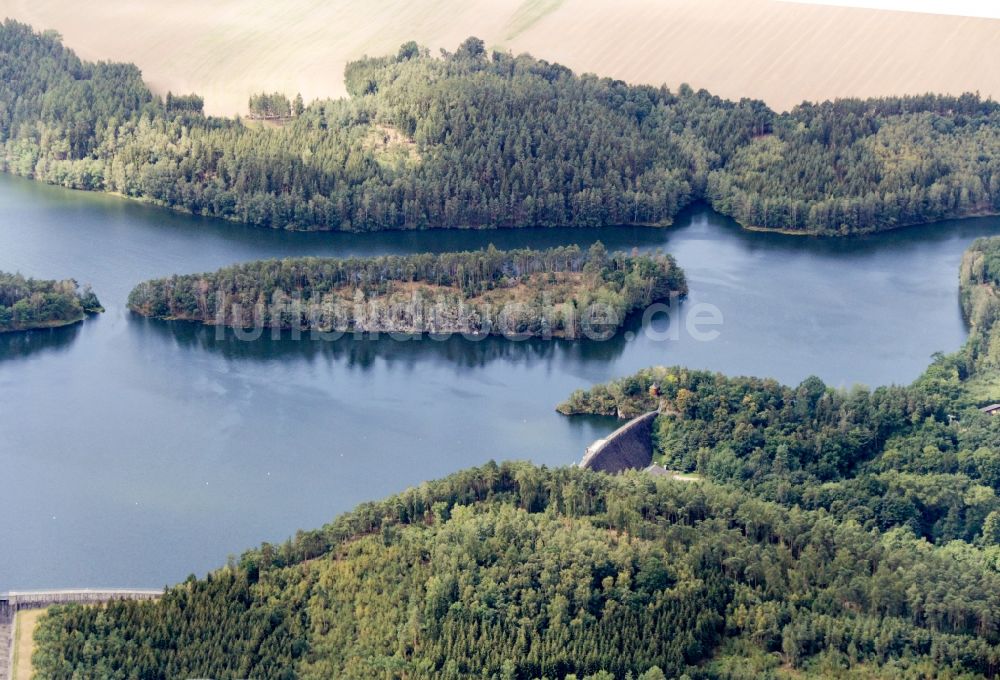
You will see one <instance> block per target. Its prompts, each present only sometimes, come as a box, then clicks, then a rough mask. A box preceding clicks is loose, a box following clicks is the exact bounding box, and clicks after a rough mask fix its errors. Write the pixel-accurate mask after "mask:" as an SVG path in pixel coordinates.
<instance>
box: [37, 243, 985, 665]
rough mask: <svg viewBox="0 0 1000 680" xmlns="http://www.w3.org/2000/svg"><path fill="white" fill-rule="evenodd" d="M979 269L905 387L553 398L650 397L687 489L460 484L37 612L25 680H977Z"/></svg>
mask: <svg viewBox="0 0 1000 680" xmlns="http://www.w3.org/2000/svg"><path fill="white" fill-rule="evenodd" d="M998 263H1000V239H994V240H983V241H979V242H977V243H976V244H974V245H973V247H972V248H971V249H970V250H969V253H968V255H967V256H966V259H965V263H964V265H963V269H962V295H963V300H964V301H965V306H966V309H967V310H968V314H969V316H970V321H971V324H972V326H971V328H972V334H971V338H970V341H969V343H968V344H967V345H966V346H965V347H964V348H963V349H962V350H961V351H959V352H957V353H956V354H954V355H950V356H940V357H938V358H937V359H936V360H935V361H934V363H933V364H932V365H931V367H930V368H929V369H928V370H927V372H926V373H925V375H924V376H922V377H921V378H920V379H919V380H917V381H916V382H915V383H914V384H913V385H911V386H908V387H886V388H879V389H877V390H875V391H872V392H869V391H868V390H864V389H856V390H852V391H849V392H841V391H836V390H832V389H829V388H827V387H826V386H825V385H823V383H822V382H821V381H819V380H818V379H816V378H810V379H808V380H806V381H804V382H803V383H802V384H801V385H799V386H798V387H796V388H789V387H783V386H781V385H779V384H778V383H776V382H775V381H770V380H761V379H756V378H726V377H724V376H721V375H717V374H711V373H707V372H701V371H687V370H685V369H650V370H647V371H643V372H641V373H639V374H638V375H637V376H634V377H632V378H628V379H624V380H621V381H617V382H615V383H612V384H610V385H606V386H599V387H597V388H594V389H593V390H590V391H589V392H585V393H584V392H581V393H578V394H575V395H574V396H573V397H572V398H571V400H570V401H569V402H568V403H567V404H565V405H564V406H563V407H562V410H564V411H565V412H595V413H618V414H620V415H628V414H630V413H634V412H639V411H642V410H645V409H648V408H653V407H656V406H660V407H661V408H662V410H663V413H662V415H661V416H660V418H659V420H658V423H657V428H656V438H657V446H658V448H659V455H660V457H661V459H662V461H663V462H664V463H665V464H666V465H668V466H669V467H672V468H675V469H682V470H697V471H698V472H699V473H701V475H703V476H704V477H705V478H706V480H705V481H700V482H693V483H692V482H685V481H677V480H673V479H665V478H662V477H654V476H649V475H646V474H645V473H640V472H631V473H629V474H627V475H624V476H620V477H611V476H607V475H603V474H601V473H594V472H591V471H587V470H582V469H578V468H563V469H555V470H549V469H546V468H537V467H533V466H531V465H527V464H510V463H505V464H503V465H500V466H497V465H495V464H490V465H487V466H484V467H482V468H479V469H475V470H469V471H466V472H461V473H458V474H455V475H453V476H451V477H449V478H446V479H444V480H441V481H437V482H430V483H427V484H424V485H421V487H420V488H418V489H411V490H409V491H406V492H405V493H403V494H400V495H399V496H395V497H392V498H389V499H387V500H385V501H381V502H378V503H369V504H365V505H362V506H361V507H359V508H358V509H356V510H355V511H354V512H351V513H348V514H346V515H343V516H341V517H339V518H337V519H336V520H335V521H334V522H333V523H332V524H330V525H328V526H326V527H324V528H323V529H320V530H318V531H312V532H302V533H300V534H298V535H297V536H296V537H295V539H294V540H292V541H288V542H286V543H285V544H282V545H264V546H262V547H261V548H260V549H258V550H253V551H250V552H247V553H246V554H244V555H243V556H242V557H241V558H240V559H239V560H237V561H234V562H233V563H232V564H230V565H229V566H228V567H226V568H224V569H221V570H220V571H218V572H216V573H214V574H211V575H210V576H209V577H208V578H206V579H203V580H198V579H195V578H194V577H192V578H191V579H189V580H188V581H187V582H185V583H184V584H181V585H179V586H176V587H174V588H171V589H169V590H168V591H167V593H166V595H165V597H164V598H163V599H162V600H161V601H159V602H156V603H140V602H121V603H113V604H110V605H108V606H107V607H103V608H99V609H94V608H83V607H77V606H74V607H62V608H56V609H53V610H52V613H51V614H50V616H48V617H47V618H46V619H45V620H44V621H43V623H42V624H41V628H40V630H39V632H38V634H37V643H38V652H37V655H36V657H35V665H36V668H37V669H38V671H39V677H40V678H67V679H68V678H73V677H101V678H130V677H142V678H151V679H155V678H173V677H216V678H241V677H275V678H329V677H350V678H358V679H364V678H404V677H405V678H471V677H486V678H497V679H500V678H553V679H554V678H564V677H566V678H569V677H590V678H594V679H595V680H596V679H600V680H611V679H615V680H623V679H624V678H628V677H632V678H637V677H638V678H643V679H645V680H652V679H654V678H663V677H687V678H691V679H696V678H706V679H707V678H731V679H747V680H749V679H750V678H754V679H756V678H792V677H817V678H818V677H847V678H873V677H878V678H913V679H916V678H929V677H934V678H981V677H996V675H997V674H998V672H1000V627H998V622H997V617H996V612H997V611H1000V502H998V499H997V492H998V491H1000V473H998V472H1000V418H997V417H991V416H988V415H986V414H984V413H981V412H980V411H979V410H978V409H977V408H976V406H979V405H980V404H981V399H980V397H977V396H976V393H975V391H973V390H972V389H971V388H970V386H971V385H973V384H974V383H976V381H983V380H986V381H987V382H986V383H984V384H985V385H986V387H985V389H992V388H990V387H989V385H990V384H991V383H989V380H991V379H995V377H996V375H997V373H998V370H997V368H998V367H997V364H996V363H995V362H994V361H993V359H992V358H991V357H990V353H989V350H986V351H985V352H984V350H983V349H982V348H983V347H985V346H988V344H989V343H987V342H986V341H985V340H984V338H986V337H989V336H990V335H991V334H992V333H993V330H994V328H995V327H996V320H997V317H996V311H997V307H996V304H995V303H996V300H997V297H996V294H997V289H998V287H1000V277H998V276H997V273H998V272H1000V268H998V267H997V264H998ZM984 343H985V344H984ZM977 389H983V387H982V385H981V386H980V388H977Z"/></svg>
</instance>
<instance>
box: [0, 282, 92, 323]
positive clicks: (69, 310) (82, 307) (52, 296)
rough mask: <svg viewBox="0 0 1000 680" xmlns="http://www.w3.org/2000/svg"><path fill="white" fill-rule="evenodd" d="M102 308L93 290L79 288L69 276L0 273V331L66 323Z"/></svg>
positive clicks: (75, 320)
mask: <svg viewBox="0 0 1000 680" xmlns="http://www.w3.org/2000/svg"><path fill="white" fill-rule="evenodd" d="M103 311H104V309H103V308H102V307H101V303H100V302H99V301H98V299H97V296H96V295H95V294H94V292H93V291H92V290H90V288H89V287H88V288H85V289H84V290H83V291H81V290H80V289H79V286H78V285H77V283H76V281H73V280H72V279H67V280H66V281H39V280H37V279H27V278H25V277H23V276H21V275H20V274H7V273H5V272H0V333H3V332H5V331H24V330H31V329H33V328H52V327H55V326H65V325H67V324H71V323H76V322H77V321H81V320H82V319H83V318H84V316H86V315H87V314H94V313H97V312H103Z"/></svg>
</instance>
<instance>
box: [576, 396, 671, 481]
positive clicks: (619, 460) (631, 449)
mask: <svg viewBox="0 0 1000 680" xmlns="http://www.w3.org/2000/svg"><path fill="white" fill-rule="evenodd" d="M658 415H660V412H659V411H651V412H649V413H646V414H644V415H641V416H639V417H638V418H634V419H633V420H630V421H629V422H627V423H625V424H624V425H622V426H621V427H619V428H618V429H617V430H615V431H614V432H612V433H611V434H610V435H608V436H607V437H605V438H604V439H598V440H597V441H596V442H594V443H593V444H591V445H590V448H588V449H587V453H586V454H585V455H584V457H583V460H582V461H581V462H580V467H582V468H587V469H589V470H597V471H599V472H608V473H610V474H617V473H619V472H624V471H625V470H644V469H646V468H647V467H649V465H650V464H651V463H652V462H653V423H654V422H656V417H657V416H658Z"/></svg>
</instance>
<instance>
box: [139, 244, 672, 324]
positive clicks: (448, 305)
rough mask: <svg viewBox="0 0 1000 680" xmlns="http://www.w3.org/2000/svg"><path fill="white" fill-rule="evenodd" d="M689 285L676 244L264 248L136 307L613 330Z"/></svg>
mask: <svg viewBox="0 0 1000 680" xmlns="http://www.w3.org/2000/svg"><path fill="white" fill-rule="evenodd" d="M686 294H687V283H686V281H685V278H684V272H683V271H682V270H681V269H680V268H679V267H678V266H677V264H676V263H675V262H674V259H673V258H672V257H670V256H669V255H663V254H654V255H638V254H636V255H625V254H623V253H616V254H609V253H608V252H607V251H606V250H605V248H604V246H603V245H601V244H600V243H598V244H596V245H594V246H592V247H591V248H590V249H589V250H587V251H584V250H582V249H581V248H579V247H578V246H566V247H560V248H552V249H549V250H511V251H500V250H497V249H496V248H493V247H492V246H491V247H489V248H487V249H485V250H479V251H469V252H460V253H442V254H436V255H435V254H424V255H402V256H383V257H374V258H350V259H335V258H300V259H286V260H264V261H259V262H250V263H246V264H239V265H235V266H232V267H226V268H224V269H221V270H219V271H217V272H214V273H210V274H195V275H187V276H173V277H169V278H165V279H157V280H153V281H147V282H145V283H142V284H139V285H138V286H136V288H135V289H134V290H133V291H132V293H131V294H130V295H129V299H128V306H129V309H131V310H132V311H133V312H136V313H138V314H142V315H144V316H151V317H157V318H163V319H176V320H186V321H198V322H202V323H207V324H216V325H225V326H233V327H236V328H274V329H288V330H299V331H302V330H309V331H321V332H324V333H347V332H351V333H355V332H358V333H380V332H385V333H406V334H415V333H435V334H445V333H447V334H452V333H460V334H465V335H472V336H482V335H506V336H522V337H527V336H535V337H568V338H578V337H596V338H601V339H603V338H606V337H608V336H609V335H610V334H613V333H614V331H615V330H616V329H617V328H618V327H619V326H620V325H621V324H622V323H624V321H625V319H626V317H627V316H628V314H629V313H630V312H633V311H635V310H637V309H640V308H643V307H646V306H648V305H650V304H652V303H653V302H657V301H670V300H671V299H674V298H678V297H682V296H684V295H686Z"/></svg>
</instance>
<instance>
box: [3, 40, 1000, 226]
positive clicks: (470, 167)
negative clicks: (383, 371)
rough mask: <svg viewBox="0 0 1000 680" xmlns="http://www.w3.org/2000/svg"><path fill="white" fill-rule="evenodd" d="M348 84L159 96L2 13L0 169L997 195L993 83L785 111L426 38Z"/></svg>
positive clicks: (156, 180)
mask: <svg viewBox="0 0 1000 680" xmlns="http://www.w3.org/2000/svg"><path fill="white" fill-rule="evenodd" d="M345 77H346V83H347V88H348V91H349V92H350V94H351V96H350V97H349V98H346V99H339V100H325V101H315V102H312V103H311V104H309V105H308V106H306V105H304V104H303V103H301V102H300V101H299V100H298V99H296V100H295V101H294V103H293V102H292V100H290V99H288V98H287V97H286V96H284V95H282V94H281V93H277V94H274V93H272V94H260V95H256V96H254V97H253V98H252V99H251V104H252V115H253V116H254V117H257V118H264V119H267V120H268V121H272V122H273V121H277V122H275V123H274V124H269V125H261V124H258V122H256V121H249V122H246V123H245V122H244V121H241V120H237V119H222V118H213V117H206V116H205V115H203V112H202V102H203V100H202V99H201V98H200V97H199V96H197V95H183V96H178V95H174V94H169V95H168V96H167V97H166V98H160V97H158V96H155V95H154V94H153V93H152V92H151V91H150V89H149V87H148V86H147V85H146V84H145V83H144V82H143V80H142V76H141V73H140V72H139V70H138V69H137V68H136V67H135V66H133V65H130V64H115V63H89V62H84V61H81V60H80V59H79V58H78V57H77V56H76V55H75V54H74V53H73V52H72V51H70V50H68V49H66V48H65V47H63V45H62V44H61V42H60V40H59V37H58V36H57V35H55V34H52V33H44V34H39V33H35V32H33V31H32V29H31V28H30V27H28V26H25V25H23V24H19V23H16V22H13V21H9V20H8V21H6V22H5V23H4V24H3V25H2V26H0V144H2V152H0V169H3V170H4V171H6V172H10V173H15V174H18V175H24V176H27V177H33V178H35V179H38V180H41V181H45V182H49V183H53V184H58V185H62V186H66V187H72V188H77V189H89V190H97V191H107V192H112V193H117V194H121V195H123V196H128V197H132V198H137V199H141V200H145V201H149V202H152V203H156V204H159V205H163V206H167V207H170V208H174V209H178V210H183V211H189V212H192V213H195V214H201V215H211V216H216V217H222V218H226V219H231V220H238V221H241V222H246V223H249V224H253V225H258V226H263V227H273V228H282V229H316V230H346V231H376V230H385V229H424V228H435V227H477V228H482V227H527V226H604V225H626V224H628V225H667V224H670V223H671V221H672V219H673V217H674V216H675V215H676V214H677V212H678V211H679V210H680V209H681V208H683V207H684V206H686V205H689V204H690V203H692V202H694V201H698V200H704V201H707V202H708V203H709V204H710V205H711V206H712V207H713V208H714V209H716V210H718V211H720V212H722V213H724V214H726V215H730V216H732V217H733V218H734V219H736V220H737V221H738V222H740V223H741V224H742V225H744V226H746V227H751V228H763V229H777V230H785V231H790V232H794V233H810V234H857V233H865V232H872V231H879V230H884V229H891V228H894V227H898V226H903V225H909V224H917V223H924V222H931V221H935V220H941V219H944V218H953V217H967V216H973V215H984V214H993V213H996V212H1000V107H998V105H997V104H996V103H995V102H992V101H984V100H982V99H980V98H979V97H978V96H977V95H973V94H966V95H963V96H961V97H944V96H936V95H923V96H915V97H887V98H881V99H871V100H853V99H846V100H838V101H834V102H824V103H820V104H810V103H805V104H802V105H801V106H798V107H796V108H795V109H793V110H792V111H790V112H787V113H776V112H774V111H772V110H771V109H769V108H768V107H767V106H766V105H765V104H763V103H762V102H759V101H752V100H748V99H744V100H741V101H739V102H732V101H726V100H723V99H720V98H718V97H715V96H712V95H711V94H710V93H708V92H705V91H698V92H695V91H693V90H692V89H691V88H689V87H686V86H682V87H681V88H679V89H678V90H677V91H676V92H673V91H671V90H669V89H667V88H666V87H660V88H657V87H649V86H630V85H627V84H626V83H623V82H621V81H616V80H611V79H607V78H603V79H602V78H598V77H596V76H594V75H589V74H588V75H582V76H580V75H576V74H574V73H572V72H571V71H569V70H568V69H566V68H564V67H562V66H559V65H557V64H551V63H548V62H546V61H543V60H539V59H535V58H532V57H530V56H528V55H519V56H513V55H510V54H506V53H502V52H492V53H490V52H488V51H487V50H486V49H485V48H484V45H483V43H482V41H480V40H477V39H475V38H470V39H468V40H466V41H465V42H463V43H462V44H461V45H460V46H459V47H458V49H456V50H455V52H452V53H444V54H442V55H440V56H432V55H431V54H430V53H429V52H428V50H426V49H424V48H422V47H420V46H418V45H417V44H415V43H407V44H405V45H403V46H402V47H401V48H400V50H399V51H398V53H397V54H395V55H393V56H385V57H375V58H365V59H361V60H359V61H356V62H353V63H351V64H349V65H348V67H347V69H346V73H345Z"/></svg>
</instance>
